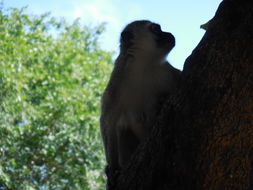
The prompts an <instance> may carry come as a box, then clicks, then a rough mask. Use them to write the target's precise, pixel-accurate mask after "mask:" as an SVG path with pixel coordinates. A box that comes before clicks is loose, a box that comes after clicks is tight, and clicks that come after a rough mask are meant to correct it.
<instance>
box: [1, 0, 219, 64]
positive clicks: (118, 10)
mask: <svg viewBox="0 0 253 190" xmlns="http://www.w3.org/2000/svg"><path fill="white" fill-rule="evenodd" d="M221 1H222V0H191V1H187V0H174V1H172V0H149V1H148V0H5V1H4V4H5V7H24V6H28V13H32V14H41V13H45V12H51V14H52V15H53V16H56V17H65V18H66V19H67V20H69V21H72V20H74V19H76V18H81V21H82V23H84V24H92V25H96V24H99V23H101V22H106V23H107V25H106V32H105V33H104V34H103V36H102V37H101V39H100V42H101V46H102V48H103V49H105V50H110V51H115V52H117V51H118V47H119V36H120V32H121V30H122V29H123V28H124V26H125V25H126V24H128V23H129V22H131V21H133V20H138V19H148V20H151V21H154V22H157V23H159V24H160V25H161V26H162V29H163V30H164V31H169V32H171V33H172V34H173V35H174V36H175V38H176V46H175V48H174V49H173V51H172V52H171V53H170V55H169V56H168V60H169V62H170V63H171V64H172V65H174V66H175V67H177V68H179V69H182V68H183V64H184V61H185V59H186V58H187V57H188V56H189V55H190V54H191V52H192V50H193V49H194V48H195V47H196V46H197V44H198V43H199V41H200V40H201V38H202V36H203V35H204V33H205V31H204V30H203V29H200V25H201V24H204V23H206V22H207V21H208V20H210V19H211V18H212V17H213V16H214V14H215V12H216V10H217V8H218V5H219V4H220V2H221Z"/></svg>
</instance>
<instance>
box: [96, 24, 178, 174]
mask: <svg viewBox="0 0 253 190" xmlns="http://www.w3.org/2000/svg"><path fill="white" fill-rule="evenodd" d="M174 46H175V38H174V36H173V35H172V34H171V33H168V32H163V31H162V30H161V27H160V25H158V24H156V23H153V22H150V21H148V20H141V21H135V22H132V23H130V24H129V25H127V26H126V27H125V29H124V30H123V32H122V33H121V38H120V54H119V56H118V58H117V59H116V62H115V65H114V69H113V72H112V74H111V78H110V80H109V83H108V86H107V87H106V89H105V92H104V94H103V97H102V108H101V118H100V124H101V133H102V137H103V141H104V146H105V153H106V159H107V162H108V166H109V168H110V169H112V170H120V169H121V168H122V167H124V166H125V165H126V164H127V163H128V162H129V160H130V158H131V156H132V154H133V153H134V151H135V149H136V147H137V146H138V145H139V144H140V142H143V141H144V140H145V139H146V138H147V137H148V135H149V134H150V132H151V128H152V125H153V124H154V122H155V119H156V113H157V111H158V110H159V104H158V101H159V99H160V98H161V96H163V95H168V94H170V93H172V92H173V91H174V89H175V87H176V86H177V84H178V80H179V78H180V71H179V70H177V69H175V68H174V67H172V66H171V65H170V64H169V63H168V62H166V60H165V59H166V56H167V54H168V53H169V52H170V50H171V49H172V48H173V47H174Z"/></svg>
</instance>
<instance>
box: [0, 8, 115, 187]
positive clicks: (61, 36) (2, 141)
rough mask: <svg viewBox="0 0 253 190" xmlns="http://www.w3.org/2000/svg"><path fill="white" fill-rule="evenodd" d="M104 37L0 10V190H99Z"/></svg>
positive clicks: (106, 58) (106, 66) (107, 59)
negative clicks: (99, 43)
mask: <svg viewBox="0 0 253 190" xmlns="http://www.w3.org/2000/svg"><path fill="white" fill-rule="evenodd" d="M103 30H104V27H103V26H98V27H93V28H91V27H87V26H82V25H81V24H80V21H78V20H76V21H74V22H73V23H72V24H68V23H67V22H66V21H64V20H60V21H58V20H57V19H55V18H53V17H51V16H50V15H49V14H44V15H40V16H36V15H27V14H26V13H25V9H21V10H20V9H7V10H6V9H4V8H3V7H2V8H0V189H18V190H22V189H24V190H30V189H36V190H37V189H43V190H47V189H50V190H52V189H54V190H60V189H61V190H62V189H77V190H78V189H80V190H81V189H82V190H83V189H103V187H104V177H103V167H104V164H105V163H104V156H103V150H102V144H101V137H100V133H99V126H98V123H99V122H98V117H99V101H100V96H101V92H102V91H103V89H104V87H105V83H106V82H107V77H108V75H109V72H110V70H111V64H110V63H111V53H108V52H105V51H103V50H101V49H100V48H99V46H98V38H99V36H100V34H101V33H102V32H103Z"/></svg>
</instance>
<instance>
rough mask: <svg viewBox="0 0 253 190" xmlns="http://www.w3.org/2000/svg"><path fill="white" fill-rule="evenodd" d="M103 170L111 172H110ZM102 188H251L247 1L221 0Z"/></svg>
mask: <svg viewBox="0 0 253 190" xmlns="http://www.w3.org/2000/svg"><path fill="white" fill-rule="evenodd" d="M109 173H110V172H109ZM108 181H109V183H108V189H109V190H116V189H117V190H144V189H145V190H148V189H154V190H163V189H164V190H165V189H167V190H170V189H171V190H188V189H189V190H198V189H199V190H200V189H201V190H220V189H221V190H253V1H252V0H224V1H223V2H222V3H221V4H220V6H219V8H218V10H217V12H216V15H215V17H214V18H213V19H212V20H211V22H210V23H209V26H208V30H207V32H206V34H205V35H204V37H203V39H202V40H201V42H200V43H199V45H198V46H197V47H196V49H195V50H194V51H193V53H192V55H191V56H189V57H188V59H187V60H186V62H185V66H184V70H183V78H182V84H181V86H179V88H178V91H177V93H176V95H175V96H173V97H168V99H167V101H166V102H165V103H164V105H163V109H162V111H161V113H160V114H159V118H158V119H157V123H156V125H155V127H154V130H153V133H152V136H151V137H150V139H148V140H147V142H145V143H144V144H143V145H141V146H140V147H139V149H138V152H137V153H136V154H135V155H134V156H133V159H132V160H131V163H130V164H129V165H128V167H127V168H125V169H124V170H123V171H122V172H121V173H119V174H117V175H111V174H109V179H108Z"/></svg>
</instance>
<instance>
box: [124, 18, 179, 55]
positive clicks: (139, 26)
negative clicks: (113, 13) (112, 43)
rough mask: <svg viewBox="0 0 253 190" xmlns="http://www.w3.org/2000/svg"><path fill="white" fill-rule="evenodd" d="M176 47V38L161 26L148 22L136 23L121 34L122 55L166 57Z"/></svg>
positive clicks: (131, 24)
mask: <svg viewBox="0 0 253 190" xmlns="http://www.w3.org/2000/svg"><path fill="white" fill-rule="evenodd" d="M174 46H175V38H174V36H173V35H172V34H171V33H169V32H164V31H162V30H161V27H160V25H159V24H156V23H153V22H150V21H148V20H140V21H134V22H132V23H130V24H128V25H127V26H126V28H125V29H124V30H123V31H122V33H121V38H120V50H121V53H128V54H135V53H136V54H145V55H147V56H148V55H150V57H162V58H164V57H166V55H167V54H168V53H169V52H170V51H171V49H172V48H173V47H174ZM129 52H130V53H129Z"/></svg>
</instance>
